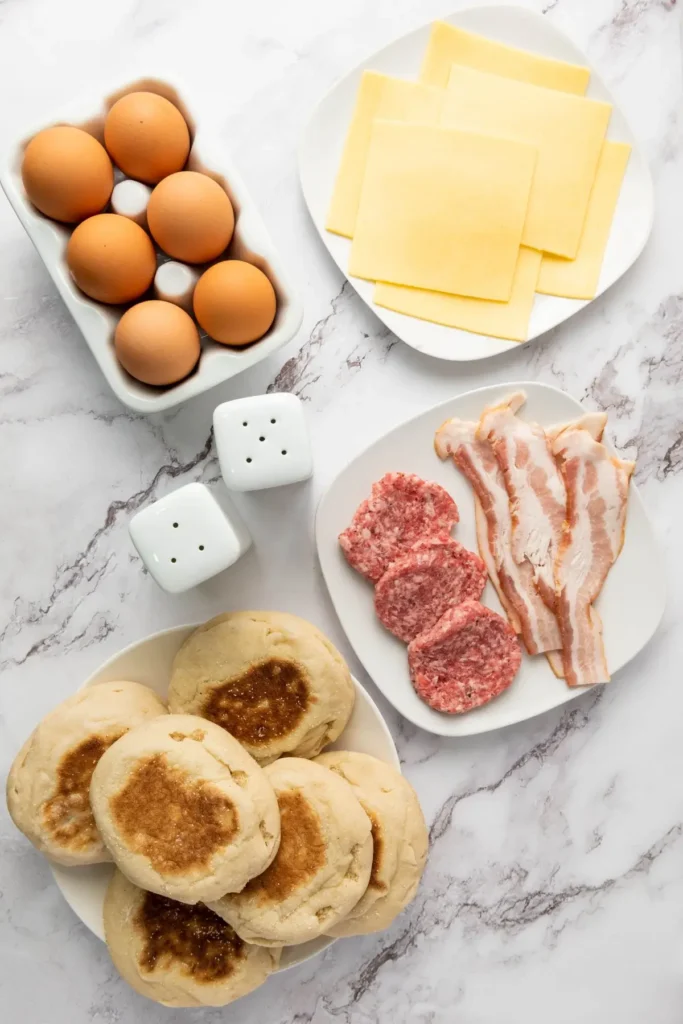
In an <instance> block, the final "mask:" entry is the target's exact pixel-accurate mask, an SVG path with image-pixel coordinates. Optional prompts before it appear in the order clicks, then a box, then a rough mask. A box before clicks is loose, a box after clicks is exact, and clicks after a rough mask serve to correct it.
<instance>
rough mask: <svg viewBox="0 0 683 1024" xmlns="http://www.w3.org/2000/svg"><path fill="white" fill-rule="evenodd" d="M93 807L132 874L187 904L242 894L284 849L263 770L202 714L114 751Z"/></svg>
mask: <svg viewBox="0 0 683 1024" xmlns="http://www.w3.org/2000/svg"><path fill="white" fill-rule="evenodd" d="M90 803H91V805H92V809H93V813H94V815H95V821H96V822H97V827H98V829H99V830H100V833H101V835H102V837H103V839H104V842H105V843H106V845H107V847H108V848H109V850H110V852H111V855H112V857H113V859H114V860H115V862H116V864H117V866H118V867H119V868H120V869H121V871H122V872H123V873H124V875H126V876H127V877H128V878H129V879H130V880H131V881H132V882H134V883H135V884H136V885H139V886H140V887H141V888H142V889H148V890H149V891H150V892H154V893H157V894H158V895H160V896H168V897H169V898H170V899H173V900H179V901H180V902H182V903H199V902H200V901H202V902H206V901H207V900H215V899H218V898H219V897H220V896H222V895H223V894H224V893H226V892H239V891H240V890H241V889H243V888H244V886H245V885H246V884H247V882H248V881H249V879H250V878H254V877H255V876H256V875H260V874H261V872H262V871H264V870H265V868H267V867H268V865H269V864H270V862H271V861H272V859H273V857H274V856H275V853H276V851H277V847H278V843H279V842H280V813H279V811H278V806H277V800H276V798H275V793H274V791H273V787H272V786H271V784H270V782H269V781H268V779H267V778H266V776H265V775H264V773H263V769H262V768H260V767H259V766H258V765H257V763H256V761H254V759H253V758H252V757H251V756H250V755H249V754H248V753H247V752H246V750H243V749H242V747H241V746H240V745H239V743H238V742H237V740H236V739H234V738H233V737H232V736H230V734H229V733H227V732H226V731H225V730H224V729H221V728H220V726H218V725H214V724H213V722H207V721H205V720H204V719H202V718H196V717H195V716H194V715H166V716H165V717H164V718H160V719H157V720H156V721H152V722H148V723H147V724H145V725H141V726H139V727H138V728H137V729H133V730H131V731H130V732H129V733H127V734H126V735H125V736H124V737H123V738H122V739H120V740H119V741H118V743H117V744H116V745H115V746H113V747H110V749H109V750H108V751H107V752H106V754H104V755H103V756H102V758H101V759H100V761H99V762H98V765H97V768H96V769H95V771H94V772H93V777H92V782H91V784H90Z"/></svg>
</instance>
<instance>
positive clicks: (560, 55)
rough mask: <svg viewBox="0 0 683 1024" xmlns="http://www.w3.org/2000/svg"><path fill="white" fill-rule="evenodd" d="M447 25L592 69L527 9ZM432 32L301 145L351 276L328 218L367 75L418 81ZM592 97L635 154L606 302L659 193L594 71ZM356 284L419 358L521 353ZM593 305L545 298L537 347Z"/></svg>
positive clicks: (312, 126) (344, 90) (356, 76)
mask: <svg viewBox="0 0 683 1024" xmlns="http://www.w3.org/2000/svg"><path fill="white" fill-rule="evenodd" d="M443 20H444V21H447V22H449V23H450V24H452V25H458V26H460V27H461V28H464V29H467V30H468V31H470V32H478V33H479V34H480V35H483V36H488V37H489V38H490V39H497V40H499V41H500V42H503V43H508V44H510V45H511V46H518V47H521V48H523V49H526V50H532V51H533V52H535V53H540V54H542V55H543V56H546V57H554V58H556V59H559V60H565V61H570V62H572V63H574V64H582V65H585V66H590V64H589V61H588V59H587V57H586V56H585V54H583V53H582V52H581V50H579V49H578V47H576V46H575V45H574V43H572V42H571V40H570V39H568V38H567V37H566V36H565V35H563V34H562V32H560V31H559V29H557V28H555V27H554V25H552V24H551V23H550V22H549V21H548V19H547V18H544V17H543V16H542V15H540V14H535V13H534V12H533V11H527V10H524V9H522V8H520V7H479V8H476V9H474V8H472V9H470V10H462V11H457V12H456V13H455V14H451V15H449V16H448V17H445V18H444V19H443ZM430 29H431V24H429V25H424V26H423V27H422V28H419V29H417V30H416V31H415V32H411V33H410V34H409V35H407V36H403V38H402V39H397V40H396V42H394V43H391V44H390V45H389V46H387V47H385V48H384V49H383V50H380V51H379V52H378V53H375V54H373V56H372V57H369V58H368V60H366V61H364V62H363V63H362V64H359V65H358V67H357V68H354V70H353V71H351V72H349V74H348V75H346V77H345V78H342V80H341V81H340V82H337V84H336V85H335V86H334V87H333V88H332V89H331V90H330V92H328V93H327V95H326V96H325V97H324V98H323V99H322V100H321V102H320V103H319V104H318V106H317V108H316V109H315V111H314V113H313V116H312V117H311V119H310V121H309V123H308V125H307V127H306V130H305V132H304V135H303V138H302V140H301V146H300V150H299V173H300V177H301V187H302V189H303V194H304V198H305V200H306V204H307V206H308V209H309V211H310V214H311V217H312V218H313V223H314V224H315V226H316V227H317V229H318V231H319V232H320V236H321V238H322V240H323V242H324V243H325V245H326V246H327V249H328V251H329V252H330V255H331V256H332V259H333V260H334V261H335V263H336V264H337V266H338V267H339V269H340V270H341V272H342V273H343V274H344V275H346V276H348V275H347V267H348V265H349V252H350V250H351V242H350V241H349V239H348V238H341V237H340V236H339V235H333V234H331V233H330V232H329V231H326V230H325V218H326V215H327V209H328V206H329V203H330V198H331V196H332V189H333V186H334V180H335V177H336V174H337V168H338V166H339V160H340V158H341V153H342V148H343V145H344V139H345V138H346V130H347V128H348V125H349V122H350V120H351V114H352V112H353V108H354V104H355V100H356V93H357V91H358V85H359V82H360V79H361V75H362V73H363V71H366V70H368V69H371V70H373V71H381V72H383V73H384V74H386V75H394V76H396V77H398V78H409V79H413V80H416V79H417V76H418V73H419V70H420V65H421V63H422V57H423V55H424V52H425V49H426V46H427V39H428V38H429V32H430ZM586 95H587V96H590V97H592V98H593V99H596V100H606V101H607V102H608V103H611V104H612V105H613V107H614V109H613V111H612V118H611V121H610V125H609V129H608V132H607V137H608V138H610V139H614V140H615V141H619V142H628V143H630V145H631V146H632V147H633V152H632V153H631V158H630V160H629V162H628V167H627V169H626V176H625V178H624V183H623V186H622V189H621V194H620V196H619V203H618V205H617V209H616V213H615V216H614V221H613V223H612V231H611V234H610V237H609V242H608V245H607V251H606V253H605V260H604V263H603V266H602V273H601V275H600V282H599V285H598V293H597V294H598V295H601V294H602V292H604V291H605V290H606V289H607V288H609V286H610V285H611V284H614V282H615V281H616V280H617V279H618V278H620V277H621V275H622V274H624V273H625V272H626V271H627V270H628V268H629V267H630V266H631V264H632V263H633V262H634V261H635V260H636V259H637V257H638V256H639V255H640V253H641V252H642V249H643V247H644V245H645V243H646V241H647V239H648V236H649V234H650V229H651V228H652V219H653V190H652V179H651V177H650V171H649V169H648V166H647V162H646V160H645V157H644V155H643V154H642V152H641V151H640V150H639V149H638V146H637V144H636V140H635V138H634V136H633V133H632V132H631V130H630V128H629V126H628V124H627V123H626V119H625V117H624V115H623V114H622V112H621V111H620V110H619V108H618V107H617V105H616V103H615V101H614V98H613V97H612V96H611V95H610V93H609V91H608V90H607V87H606V86H605V85H604V83H603V82H602V80H601V79H600V77H599V76H598V74H597V73H596V72H595V70H594V69H593V68H592V67H591V80H590V85H589V87H588V92H587V94H586ZM349 280H350V282H351V284H352V285H353V287H354V288H355V289H356V291H357V292H358V294H359V295H360V296H361V298H362V299H364V301H365V302H366V303H367V304H368V306H370V308H371V309H372V311H373V313H375V315H376V316H378V317H379V319H380V320H382V321H383V322H384V323H385V324H386V325H387V327H388V328H389V329H390V330H391V331H393V333H394V334H395V335H396V336H397V337H398V338H400V339H401V340H402V341H405V343H406V344H407V345H410V346H411V348H415V349H417V350H418V352H424V353H425V354H426V355H430V356H436V357H437V358H439V359H449V360H452V361H454V362H464V361H469V360H472V359H483V358H485V357H487V356H494V355H497V354H498V353H499V352H506V351H507V350H508V349H511V348H515V346H516V345H517V344H518V342H515V341H505V340H503V339H501V338H491V337H485V336H483V335H479V334H472V333H470V332H469V331H461V330H458V329H456V328H454V327H443V326H442V325H441V324H432V323H428V322H427V321H426V320H418V319H416V318H415V317H410V316H405V315H404V314H403V313H394V312H393V311H392V310H389V309H383V308H382V307H381V306H376V305H375V304H374V303H373V301H372V294H373V289H374V285H373V283H372V282H370V281H361V280H360V279H359V278H355V277H352V278H349ZM586 305H587V302H585V301H582V300H578V299H558V298H554V297H553V296H549V295H537V296H536V302H535V304H534V309H533V313H532V315H531V323H530V325H529V339H528V340H529V341H532V340H533V339H534V338H537V337H538V336H539V335H541V334H543V333H544V332H545V331H548V330H550V328H551V327H555V326H556V325H557V324H560V323H562V322H563V321H564V320H567V319H568V318H569V317H570V316H573V315H574V313H577V312H578V311H579V310H580V309H582V308H583V307H584V306H586Z"/></svg>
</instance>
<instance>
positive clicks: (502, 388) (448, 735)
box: [315, 380, 668, 741]
mask: <svg viewBox="0 0 683 1024" xmlns="http://www.w3.org/2000/svg"><path fill="white" fill-rule="evenodd" d="M529 389H534V390H535V389H540V390H542V391H547V392H551V393H553V394H556V395H562V396H563V397H566V398H570V399H571V400H572V401H573V402H575V403H576V404H577V405H579V406H581V408H582V409H584V411H585V412H588V411H590V410H586V409H585V408H584V406H583V403H581V402H580V401H579V399H578V398H574V396H573V395H572V394H570V393H569V392H568V391H563V390H562V389H561V388H558V387H556V386H555V385H554V384H546V383H545V382H544V381H529V380H527V381H507V382H506V381H503V382H500V383H495V384H485V385H483V386H482V387H478V388H471V389H469V390H468V391H463V392H460V393H459V394H457V395H452V396H451V397H450V398H447V399H445V400H444V401H442V402H437V403H436V404H435V405H432V406H430V407H428V408H427V409H423V410H422V411H421V412H419V413H416V414H415V415H414V416H410V417H409V418H408V419H406V420H403V421H402V422H401V423H398V424H396V425H395V426H393V427H392V428H391V429H390V430H387V431H386V432H385V433H384V434H380V435H379V436H378V437H376V438H375V439H374V440H373V441H371V442H370V444H368V445H366V446H365V448H363V449H362V450H361V451H360V452H357V453H356V455H354V457H353V458H352V459H351V460H350V461H349V462H347V464H346V465H345V466H343V467H342V469H340V470H339V472H338V473H336V474H335V476H334V478H333V479H332V480H331V481H330V483H329V484H328V485H327V487H326V488H325V491H324V492H323V494H322V495H321V497H320V500H319V501H318V504H317V507H316V511H315V546H316V554H317V557H318V565H319V567H320V571H321V574H322V577H323V579H324V581H325V587H326V589H327V593H328V596H329V598H330V601H331V603H332V607H333V608H334V612H335V615H336V616H337V619H338V621H339V625H340V627H341V629H342V631H343V633H344V636H345V637H346V640H347V643H348V644H349V646H350V647H351V649H352V650H353V652H354V654H355V656H356V658H357V659H358V661H359V662H360V664H361V665H362V666H363V668H364V670H365V672H366V673H367V674H368V677H369V678H370V679H371V680H372V681H373V683H374V684H375V686H376V687H377V689H378V690H379V691H380V693H382V695H383V696H384V698H385V699H386V700H388V701H389V703H390V704H391V706H392V707H393V708H394V710H395V711H396V712H397V713H398V714H399V715H401V717H402V718H405V719H406V720H407V721H409V722H411V723H412V724H413V725H414V726H416V727H417V728H418V729H422V730H423V731H424V732H427V733H431V734H432V735H434V736H442V737H444V739H450V740H452V741H460V740H463V739H467V738H468V737H470V736H481V735H484V734H486V733H493V732H499V731H500V730H502V729H511V728H514V727H515V726H518V725H521V724H523V723H524V722H528V721H531V720H532V719H534V718H537V717H538V716H539V715H543V714H547V713H548V712H550V711H554V710H556V709H557V708H563V707H564V706H565V705H567V704H569V703H572V702H573V701H575V700H576V699H577V698H579V697H581V696H585V695H586V694H587V693H590V692H592V691H593V690H594V689H595V686H588V687H577V688H576V689H575V690H572V689H569V688H568V695H567V697H566V698H565V699H564V700H563V701H561V702H560V703H558V704H556V705H554V706H553V707H550V708H542V709H540V710H539V711H535V712H532V713H531V714H528V715H524V716H523V717H521V718H517V719H515V720H514V721H510V722H505V723H503V724H500V725H493V726H490V725H488V726H487V725H483V726H482V727H481V728H474V729H472V730H471V731H468V732H467V733H466V734H463V735H458V734H457V733H453V732H451V731H444V729H443V728H438V726H437V723H436V722H435V723H434V725H433V727H432V726H431V725H427V724H425V723H424V722H422V721H417V720H416V718H415V717H413V716H412V715H410V714H406V713H405V712H404V711H403V710H401V709H400V708H399V707H397V705H396V703H395V701H394V698H393V695H392V692H391V688H390V687H388V686H384V685H383V683H382V682H380V681H379V680H378V679H376V678H375V676H374V675H373V674H372V673H371V672H370V670H369V669H368V667H367V665H366V664H365V661H364V660H363V658H362V656H361V654H360V652H359V651H358V650H357V649H356V647H355V645H354V643H353V642H352V640H351V638H350V636H349V635H348V633H347V632H346V628H345V625H344V621H343V619H342V616H341V614H340V612H339V609H338V606H337V605H338V602H337V599H336V597H335V593H334V591H333V589H332V587H331V586H330V583H329V579H328V573H327V571H326V568H325V560H324V558H323V557H322V555H321V547H322V546H323V545H322V544H321V532H322V527H321V525H320V524H321V517H322V509H323V505H324V504H325V501H326V500H327V498H328V496H329V495H330V493H331V492H332V489H333V488H334V487H335V486H336V485H337V483H338V482H339V479H340V478H341V477H342V476H343V475H344V474H346V473H347V472H348V471H349V470H350V469H351V468H352V467H353V466H355V465H356V464H357V463H359V462H360V461H361V460H363V459H364V458H365V456H366V455H368V453H369V452H371V451H372V450H373V449H374V448H375V447H377V446H378V445H379V444H381V443H382V442H384V441H386V439H387V438H388V437H390V436H391V435H392V434H396V433H397V432H398V431H402V430H403V429H404V428H405V427H407V426H410V424H411V423H415V422H416V421H417V420H421V419H423V418H424V417H426V416H429V415H431V414H433V413H436V412H437V411H439V410H444V411H445V410H446V409H447V407H448V406H450V405H452V403H453V402H455V401H459V400H460V399H463V398H470V397H472V396H474V395H478V394H481V393H483V392H492V391H498V392H509V393H512V392H513V391H526V392H528V391H529ZM444 418H445V417H444ZM606 447H607V448H608V449H609V450H610V451H612V452H614V453H615V454H617V453H616V449H615V448H614V445H613V444H612V443H611V442H610V441H609V440H607V442H606ZM631 488H632V493H635V495H636V500H637V501H638V503H639V505H640V507H641V509H642V512H643V515H644V517H645V520H646V522H647V526H648V528H649V530H650V533H651V535H652V542H653V545H654V548H655V550H656V554H657V564H658V568H659V575H660V578H661V588H660V593H659V598H660V608H659V614H658V617H657V622H656V624H655V626H654V628H653V630H652V632H651V633H650V635H649V636H648V638H647V640H646V641H645V642H644V643H643V644H642V645H641V647H639V648H638V650H637V651H636V652H634V653H633V654H632V655H631V657H630V658H629V659H628V660H627V661H626V662H624V663H623V664H622V665H621V666H620V667H619V669H617V670H616V671H621V670H622V669H623V668H625V667H626V665H628V664H629V663H630V662H631V661H633V659H634V658H635V657H637V656H638V654H640V653H641V651H643V650H644V649H645V647H647V646H648V645H649V643H650V642H651V641H652V640H653V639H654V637H655V635H656V634H657V632H658V631H659V629H660V627H661V623H662V618H663V616H664V612H665V610H666V605H667V597H668V594H667V580H666V573H665V572H664V571H662V570H661V565H662V562H663V558H662V547H661V544H660V542H659V539H658V537H657V534H656V532H655V530H654V528H653V525H652V520H651V518H650V515H649V513H648V510H647V506H646V504H645V502H644V500H643V496H642V494H641V492H640V489H639V487H638V485H637V484H636V482H635V481H634V480H632V481H631ZM599 685H606V684H596V686H599ZM460 717H461V716H458V715H455V716H449V717H448V718H447V719H446V720H447V721H450V720H451V719H455V720H458V719H459V718H460ZM462 717H466V715H465V716H462Z"/></svg>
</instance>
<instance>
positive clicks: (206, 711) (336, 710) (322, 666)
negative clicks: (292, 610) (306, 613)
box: [168, 612, 355, 764]
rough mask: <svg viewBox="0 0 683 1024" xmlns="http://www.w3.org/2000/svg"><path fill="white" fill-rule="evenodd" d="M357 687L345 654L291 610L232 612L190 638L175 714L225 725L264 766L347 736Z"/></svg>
mask: <svg viewBox="0 0 683 1024" xmlns="http://www.w3.org/2000/svg"><path fill="white" fill-rule="evenodd" d="M354 696H355V693H354V687H353V682H352V680H351V676H350V675H349V670H348V668H347V666H346V663H345V661H344V659H343V658H342V656H341V654H340V653H339V651H337V650H336V649H335V648H334V647H333V646H332V644H331V643H330V641H329V640H328V639H327V637H325V636H323V634H322V633H321V632H320V631H319V630H318V629H316V628H315V626H312V625H311V623H310V622H306V621H305V620H304V619H299V618H297V617H296V616H295V615H288V614H286V613H285V612H228V613H227V614H225V615H219V616H218V618H216V619H212V620H211V621H210V622H207V623H205V625H203V626H200V627H199V629H197V630H195V632H194V633H193V634H192V635H191V636H190V637H188V639H187V640H186V641H185V643H184V644H183V646H182V647H181V648H180V650H179V652H178V654H177V655H176V658H175V661H174V663H173V672H172V674H171V685H170V688H169V693H168V701H169V708H170V710H171V711H172V712H184V713H188V714H192V715H201V716H202V717H203V718H208V719H209V720H210V721H212V722H216V723H217V724H218V725H221V726H223V728H224V729H227V730H228V732H230V733H232V735H233V736H234V737H235V738H236V739H238V740H239V741H240V743H241V744H242V745H243V746H244V747H246V749H247V750H248V751H249V753H250V754H252V755H253V757H255V758H256V760H257V761H259V762H261V764H267V763H268V762H269V761H273V760H274V759H275V758H276V757H279V756H280V755H281V754H292V755H295V756H297V757H315V756H316V754H319V753H320V751H321V750H322V749H323V747H325V746H326V745H327V744H328V743H332V742H333V740H335V739H336V738H337V737H338V736H339V735H340V734H341V732H342V730H343V728H344V726H345V725H346V723H347V722H348V720H349V716H350V714H351V711H352V709H353V701H354Z"/></svg>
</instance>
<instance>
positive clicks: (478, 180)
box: [349, 120, 536, 301]
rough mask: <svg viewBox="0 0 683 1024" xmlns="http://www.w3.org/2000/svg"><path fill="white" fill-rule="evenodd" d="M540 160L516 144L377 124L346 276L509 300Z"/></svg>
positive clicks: (434, 128)
mask: <svg viewBox="0 0 683 1024" xmlns="http://www.w3.org/2000/svg"><path fill="white" fill-rule="evenodd" d="M535 163H536V150H535V149H534V148H533V147H532V146H526V145H524V144H522V143H519V142H511V141H508V140H506V139H496V138H493V137H491V136H486V135H475V134H472V133H470V132H458V131H449V130H448V129H445V128H439V127H437V126H434V125H419V124H402V123H401V122H398V121H382V120H377V121H375V123H374V127H373V130H372V138H371V141H370V149H369V152H368V160H367V165H366V170H365V178H364V181H363V188H362V191H361V198H360V206H359V208H358V218H357V220H356V229H355V233H354V237H353V243H352V245H351V257H350V261H349V273H350V274H352V275H353V276H354V277H362V278H366V279H368V280H370V281H388V282H390V283H392V284H406V285H410V286H411V287H414V288H428V289H431V290H434V291H441V292H453V293H455V294H457V295H473V296H475V297H477V298H485V299H500V300H504V301H507V300H508V299H509V297H510V292H511V290H512V279H513V277H514V272H515V265H516V263H517V255H518V249H519V243H520V238H521V235H522V228H523V226H524V220H525V216H526V210H527V204H528V201H529V192H530V189H531V182H532V179H533V174H534V166H535Z"/></svg>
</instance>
